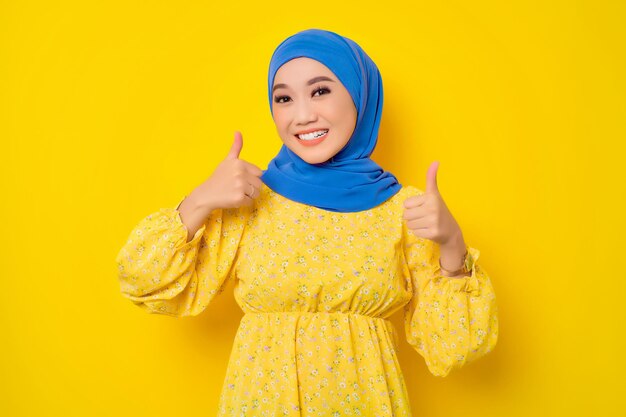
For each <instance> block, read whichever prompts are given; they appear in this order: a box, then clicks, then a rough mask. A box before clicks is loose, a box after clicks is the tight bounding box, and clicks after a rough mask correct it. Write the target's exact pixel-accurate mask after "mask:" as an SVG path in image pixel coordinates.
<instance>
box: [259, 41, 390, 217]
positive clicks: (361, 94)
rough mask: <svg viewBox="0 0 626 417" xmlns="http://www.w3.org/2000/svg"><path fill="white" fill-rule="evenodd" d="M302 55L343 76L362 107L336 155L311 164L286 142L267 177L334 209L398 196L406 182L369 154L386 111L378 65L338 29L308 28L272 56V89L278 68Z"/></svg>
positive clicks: (272, 184)
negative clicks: (348, 138) (286, 144)
mask: <svg viewBox="0 0 626 417" xmlns="http://www.w3.org/2000/svg"><path fill="white" fill-rule="evenodd" d="M298 57H308V58H311V59H315V60H317V61H319V62H321V63H322V64H324V65H325V66H326V67H328V68H329V69H330V70H331V71H332V72H333V74H335V76H336V77H337V78H338V79H339V81H340V82H341V83H342V84H343V85H344V87H345V88H346V89H347V90H348V92H349V93H350V96H352V101H353V102H354V105H355V107H356V109H357V121H356V126H355V128H354V132H353V133H352V136H351V137H350V140H349V141H348V143H347V144H346V146H345V147H344V148H343V149H341V150H340V151H339V152H338V153H337V154H336V155H335V156H334V157H333V158H331V159H330V160H328V161H326V162H323V163H320V164H309V163H308V162H306V161H304V160H303V159H302V158H300V157H299V156H298V155H297V154H295V153H294V152H293V151H291V150H290V149H289V148H288V147H287V146H285V144H283V146H282V147H281V149H280V151H279V152H278V154H277V155H276V157H274V159H272V160H271V161H270V162H269V164H268V168H267V170H265V171H264V173H263V175H262V176H261V180H262V181H263V182H264V183H265V184H266V185H267V186H268V187H269V188H271V189H272V190H274V191H275V192H276V193H278V194H281V195H282V196H284V197H286V198H288V199H290V200H293V201H297V202H300V203H304V204H308V205H311V206H315V207H318V208H321V209H324V210H328V211H335V212H356V211H362V210H367V209H371V208H373V207H376V206H378V205H380V204H381V203H383V202H385V201H387V200H388V199H389V198H390V197H392V196H393V195H395V194H396V193H397V192H398V191H400V189H401V188H402V185H401V184H400V183H399V182H398V180H397V178H396V177H395V176H394V175H393V174H392V173H390V172H388V171H385V170H383V169H382V168H381V167H380V166H379V165H378V164H377V163H376V162H374V161H373V160H371V159H370V158H369V156H370V155H371V154H372V152H373V151H374V148H375V147H376V142H377V141H378V128H379V126H380V118H381V116H382V110H383V84H382V78H381V75H380V72H379V71H378V67H376V64H374V62H373V61H372V60H371V58H370V57H369V56H368V55H367V54H366V53H365V51H363V49H361V47H360V46H359V45H357V44H356V43H355V42H354V41H352V40H350V39H348V38H345V37H343V36H341V35H339V34H337V33H334V32H330V31H326V30H320V29H308V30H304V31H301V32H298V33H296V34H295V35H292V36H290V37H288V38H287V39H285V40H284V41H283V42H282V43H281V44H280V45H278V47H277V48H276V50H275V51H274V54H273V55H272V59H271V61H270V68H269V79H268V93H269V102H270V111H271V110H272V101H273V100H272V87H273V85H274V76H275V75H276V71H278V69H279V68H280V67H281V66H282V65H283V64H284V63H286V62H287V61H290V60H291V59H294V58H298Z"/></svg>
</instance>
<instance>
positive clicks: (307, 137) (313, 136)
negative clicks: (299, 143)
mask: <svg viewBox="0 0 626 417" xmlns="http://www.w3.org/2000/svg"><path fill="white" fill-rule="evenodd" d="M326 132H328V129H327V130H316V131H315V132H309V133H305V134H304V135H298V137H299V138H300V139H302V140H313V139H317V138H319V137H320V136H323V135H325V134H326Z"/></svg>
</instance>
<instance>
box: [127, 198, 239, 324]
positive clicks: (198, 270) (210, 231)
mask: <svg viewBox="0 0 626 417" xmlns="http://www.w3.org/2000/svg"><path fill="white" fill-rule="evenodd" d="M180 202H182V200H180V201H179V204H177V205H176V208H161V209H160V210H159V211H157V212H155V213H152V214H150V215H148V216H147V217H145V218H144V219H142V220H141V221H140V222H139V223H138V224H137V225H136V226H135V228H134V229H133V230H132V232H131V233H130V235H129V236H128V240H127V241H126V243H125V244H124V246H123V247H122V248H121V250H120V251H119V253H118V255H117V257H116V263H117V268H118V278H119V283H120V290H121V293H122V296H123V297H125V298H127V299H129V300H131V301H132V302H133V303H134V304H135V305H137V306H139V307H141V308H143V309H144V310H145V311H147V312H148V313H153V314H165V315H168V316H174V317H183V316H196V315H198V314H200V313H201V312H202V311H204V309H205V308H206V307H207V305H208V304H209V303H210V302H211V300H212V299H213V298H214V297H215V296H216V295H217V294H220V293H221V292H222V291H223V288H224V286H225V284H226V282H227V281H228V279H229V278H230V277H231V276H233V275H234V268H233V264H234V262H235V259H236V255H237V250H238V247H239V242H240V240H241V237H242V235H243V232H244V230H245V224H246V221H247V219H248V218H249V213H250V209H249V207H246V206H243V207H240V208H232V209H231V208H229V209H215V210H213V211H212V212H211V214H210V215H209V216H208V217H207V220H206V221H205V222H204V224H203V225H202V226H201V227H200V229H198V230H197V231H196V233H195V235H194V237H193V239H192V240H190V241H189V242H187V234H188V232H187V228H186V226H185V225H184V223H183V222H182V219H181V218H180V213H179V211H178V207H179V205H180Z"/></svg>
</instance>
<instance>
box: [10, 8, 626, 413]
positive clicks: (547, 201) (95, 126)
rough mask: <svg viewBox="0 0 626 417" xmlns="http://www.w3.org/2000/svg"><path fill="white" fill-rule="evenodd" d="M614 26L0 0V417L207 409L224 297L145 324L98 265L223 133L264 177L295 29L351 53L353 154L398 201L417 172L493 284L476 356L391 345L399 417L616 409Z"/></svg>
mask: <svg viewBox="0 0 626 417" xmlns="http://www.w3.org/2000/svg"><path fill="white" fill-rule="evenodd" d="M433 3H436V4H433ZM624 21H626V12H625V6H624V2H621V1H598V0H593V1H592V0H585V1H582V0H581V1H572V0H569V1H565V0H563V1H539V0H531V1H528V0H524V1H522V0H518V1H514V2H503V1H484V0H479V1H473V2H460V1H451V2H424V1H418V2H414V1H405V2H393V1H382V2H379V4H376V3H370V4H367V3H366V2H363V1H358V2H356V1H355V2H352V3H350V2H348V3H345V2H339V1H336V0H333V1H324V0H317V1H315V2H293V1H291V0H289V1H283V0H273V1H271V2H267V3H265V4H258V3H254V2H249V3H245V4H244V3H241V2H236V1H231V2H219V5H218V3H217V2H216V3H210V2H201V1H196V2H189V1H187V2H173V1H172V2H166V1H144V2H139V1H129V0H125V1H109V2H101V4H96V3H95V2H85V1H59V2H33V1H11V2H9V1H2V2H1V3H0V140H1V149H2V163H1V164H0V178H1V179H0V181H1V184H2V190H1V191H2V199H3V201H2V204H1V210H2V212H1V213H0V215H1V218H2V230H3V235H4V238H3V239H2V243H1V245H2V248H1V251H0V253H1V256H2V261H1V269H0V271H1V273H2V277H1V279H2V280H1V283H2V287H1V291H0V308H1V310H0V320H1V322H0V325H1V326H2V343H1V344H0V353H1V358H2V359H0V371H1V374H2V379H1V381H2V382H1V384H2V386H1V387H0V388H1V391H0V392H2V394H1V395H2V401H0V415H3V416H34V415H37V416H48V415H50V416H52V415H64V416H74V415H76V416H125V415H129V416H130V415H134V416H172V415H178V416H184V415H207V416H208V415H214V413H215V410H216V406H217V398H218V395H219V391H220V389H221V384H222V381H223V377H224V374H225V371H226V364H227V360H228V355H229V353H230V348H231V345H232V340H233V337H234V335H235V331H236V329H237V326H238V323H239V319H240V318H241V315H242V313H241V311H240V310H239V308H238V306H237V305H236V304H235V302H234V299H233V296H232V287H229V288H228V289H227V292H225V293H224V294H222V295H221V296H219V297H218V298H217V299H216V300H214V303H213V304H212V305H211V306H210V307H209V308H208V309H207V310H206V311H205V313H204V314H202V315H200V316H198V317H193V318H184V319H178V320H177V319H173V318H170V317H166V316H158V315H148V314H145V313H144V312H142V311H141V310H140V309H139V308H137V307H135V306H133V305H132V304H131V303H130V302H128V301H126V300H124V299H123V298H122V297H121V295H120V294H119V287H118V282H117V277H116V272H117V271H116V266H115V263H114V258H115V256H116V254H117V252H118V251H119V249H120V248H121V246H122V245H123V244H124V242H125V240H126V239H127V237H128V234H129V233H130V231H131V230H132V228H133V227H134V226H135V225H136V224H137V223H138V222H139V221H140V220H141V219H142V218H143V217H145V216H146V215H148V214H150V213H151V212H154V211H157V210H158V209H159V208H160V207H168V206H173V205H174V204H175V203H176V202H177V201H178V199H180V198H182V197H183V196H184V195H186V194H187V193H188V192H190V191H191V190H192V189H193V188H195V187H196V186H197V185H198V184H200V183H201V182H202V181H204V180H205V179H206V178H207V177H208V176H209V175H210V174H211V173H212V172H213V169H214V168H215V167H216V165H217V164H218V163H219V162H220V161H221V160H222V158H223V157H225V156H226V154H227V153H228V150H229V149H230V146H231V144H232V140H233V132H234V131H235V130H240V131H241V132H242V133H243V138H244V148H243V150H242V153H241V157H242V158H243V159H246V160H247V161H249V162H251V163H254V164H255V165H257V166H259V167H261V168H262V169H265V168H266V167H267V162H268V161H269V160H270V159H271V158H273V157H274V155H275V154H276V153H277V152H278V150H279V148H280V145H281V142H280V139H279V137H278V135H277V133H276V131H275V128H274V125H273V122H272V119H271V115H270V112H269V105H268V102H267V90H266V88H267V68H268V64H269V59H270V56H271V53H272V52H273V50H274V48H275V47H276V46H277V45H278V43H280V42H281V41H282V40H283V39H284V38H286V37H287V36H289V35H291V34H293V33H295V32H297V31H299V30H303V29H307V28H322V29H328V30H332V31H336V32H338V33H340V34H342V35H344V36H347V37H349V38H351V39H353V40H355V41H356V42H357V43H359V44H360V45H361V46H362V47H363V48H364V49H365V51H366V52H367V53H368V54H369V55H370V56H371V57H372V59H374V61H375V62H376V63H377V65H378V66H379V69H380V71H381V73H382V76H383V83H384V88H385V90H384V91H385V93H384V94H385V97H384V100H385V104H384V113H383V119H382V124H381V131H380V136H379V142H378V147H377V148H376V151H375V152H374V154H373V159H374V160H375V161H376V162H378V163H379V164H381V165H382V166H383V167H384V168H385V169H387V170H389V171H391V172H393V173H394V174H395V175H396V176H397V177H398V179H399V180H400V182H401V183H403V184H412V185H415V186H417V187H419V188H423V187H424V186H425V178H426V171H427V169H428V166H429V165H430V163H431V162H432V161H434V160H438V161H440V167H439V174H438V183H439V189H440V191H441V193H442V196H443V197H444V199H445V201H446V203H447V204H448V207H449V208H450V210H451V211H452V213H453V215H454V216H455V218H456V219H457V221H458V222H459V224H460V225H461V228H462V230H463V233H464V236H465V240H466V242H468V243H469V244H471V245H472V246H474V247H476V248H478V249H479V250H480V251H481V258H480V263H481V264H482V265H483V267H484V268H485V269H486V270H487V271H488V273H489V274H490V276H491V277H492V280H493V283H494V286H495V289H496V295H497V297H498V304H499V311H500V339H499V342H498V345H497V347H496V349H495V350H494V351H493V352H492V353H491V354H490V355H489V356H487V357H485V358H483V359H481V360H480V361H479V362H475V363H472V364H470V365H468V366H467V367H466V368H464V369H462V370H460V371H455V372H454V373H453V374H451V375H449V376H448V377H447V378H443V379H441V378H435V377H433V376H432V375H430V374H429V373H428V371H427V369H426V367H425V364H424V362H423V360H422V358H421V357H420V356H418V354H417V353H416V352H414V351H412V350H411V349H410V346H409V345H408V344H406V341H405V340H404V339H403V338H401V351H400V363H401V365H402V367H403V370H404V374H405V377H406V379H407V383H408V387H409V391H410V397H411V398H410V399H411V402H412V408H413V412H414V415H415V416H424V417H426V416H427V417H437V416H442V417H444V416H445V417H449V416H463V417H470V416H505V415H506V416H529V415H546V416H547V415H550V416H555V415H586V416H591V415H598V416H604V417H605V416H615V415H621V413H620V411H623V410H624V409H625V404H624V403H625V401H624V394H625V392H624V388H623V387H624V386H625V384H624V383H623V381H622V380H623V379H624V371H625V370H626V367H625V366H624V356H623V355H624V351H625V343H624V321H625V320H624V319H625V318H626V317H625V314H624V307H623V305H624V295H626V292H625V291H624V290H625V287H626V285H625V280H626V272H625V271H626V269H625V267H624V262H623V256H624V249H625V248H624V244H623V232H624V223H625V222H624V217H623V213H624V212H625V207H624V203H623V201H624V199H625V197H626V196H625V194H626V192H625V187H624V178H625V177H626V176H625V173H624V156H625V152H624V150H625V146H624V141H625V139H626V134H625V133H626V129H625V124H624V117H625V114H626V112H625V108H626V100H625V99H626V90H625V87H626V85H625V82H624V74H625V73H626V65H625V51H626V48H625V42H624V40H625V39H626V36H625V35H626V30H625V29H624V25H623V22H624ZM392 321H393V322H394V325H395V326H396V329H397V330H399V331H400V332H401V331H402V327H401V326H402V324H401V323H402V322H401V316H400V315H395V316H394V317H393V320H392ZM400 334H401V335H402V333H400Z"/></svg>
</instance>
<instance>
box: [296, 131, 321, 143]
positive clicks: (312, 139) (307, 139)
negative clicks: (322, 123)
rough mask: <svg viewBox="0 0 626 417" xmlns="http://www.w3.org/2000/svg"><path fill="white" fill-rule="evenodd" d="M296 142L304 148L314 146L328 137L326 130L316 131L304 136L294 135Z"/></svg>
mask: <svg viewBox="0 0 626 417" xmlns="http://www.w3.org/2000/svg"><path fill="white" fill-rule="evenodd" d="M294 136H295V137H296V139H298V142H299V143H301V144H302V145H304V146H315V145H317V144H318V143H320V142H322V141H323V140H324V139H326V137H327V136H328V129H323V130H316V131H315V132H310V133H306V134H304V135H294Z"/></svg>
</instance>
